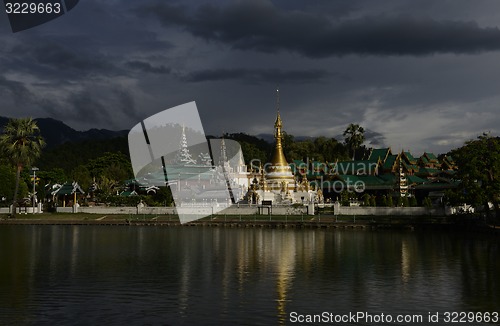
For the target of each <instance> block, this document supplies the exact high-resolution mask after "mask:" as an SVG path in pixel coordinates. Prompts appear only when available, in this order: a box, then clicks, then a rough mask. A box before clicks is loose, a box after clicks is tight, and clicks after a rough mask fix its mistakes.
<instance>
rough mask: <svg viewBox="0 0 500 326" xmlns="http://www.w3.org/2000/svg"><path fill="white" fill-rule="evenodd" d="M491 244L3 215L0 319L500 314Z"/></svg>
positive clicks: (420, 235) (113, 321)
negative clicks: (21, 220) (13, 221)
mask: <svg viewBox="0 0 500 326" xmlns="http://www.w3.org/2000/svg"><path fill="white" fill-rule="evenodd" d="M499 254H500V252H499V240H498V237H497V238H489V237H486V236H485V235H467V234H463V233H460V234H457V233H433V232H426V233H424V232H411V231H359V230H292V229H286V230H283V229H238V228H235V229H230V228H209V227H205V228H204V227H191V228H189V227H125V226H117V227H112V226H109V227H108V226H5V225H2V226H1V227H0V325H279V324H291V322H290V313H292V312H297V313H299V314H320V313H322V312H331V313H335V314H345V313H349V312H353V313H356V312H358V311H362V312H368V313H372V314H380V313H384V314H391V315H396V314H420V315H423V316H424V317H425V318H427V315H428V312H444V311H474V312H492V311H497V312H500V255H499ZM296 324H298V323H296ZM358 324H372V323H358ZM396 324H397V323H393V325H396ZM403 324H405V323H403ZM424 324H426V323H421V325H424ZM440 324H443V323H440ZM498 324H500V323H498ZM343 325H347V323H344V324H343ZM434 325H436V324H434ZM461 325H463V323H462V324H461ZM467 325H470V324H467Z"/></svg>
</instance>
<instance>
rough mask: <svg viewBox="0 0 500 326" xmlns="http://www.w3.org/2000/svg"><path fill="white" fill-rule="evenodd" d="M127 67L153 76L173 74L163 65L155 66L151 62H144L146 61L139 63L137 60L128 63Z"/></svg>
mask: <svg viewBox="0 0 500 326" xmlns="http://www.w3.org/2000/svg"><path fill="white" fill-rule="evenodd" d="M125 65H126V66H127V67H129V68H131V69H134V70H139V71H142V72H147V73H153V74H169V73H170V72H171V69H170V68H168V67H165V66H163V65H161V66H153V65H152V64H150V63H149V62H144V61H137V60H134V61H128V62H126V63H125Z"/></svg>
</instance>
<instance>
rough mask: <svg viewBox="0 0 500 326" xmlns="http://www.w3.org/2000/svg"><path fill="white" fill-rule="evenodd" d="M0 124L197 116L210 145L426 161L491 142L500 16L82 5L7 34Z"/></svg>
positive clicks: (348, 2) (351, 5)
mask: <svg viewBox="0 0 500 326" xmlns="http://www.w3.org/2000/svg"><path fill="white" fill-rule="evenodd" d="M0 14H1V15H0V16H2V18H1V19H0V42H1V46H0V108H1V111H0V115H2V116H9V117H21V116H28V115H31V116H34V117H52V118H56V119H59V120H62V121H64V122H65V123H67V124H68V125H70V126H72V127H73V128H75V129H78V130H86V129H89V128H107V129H130V128H132V127H133V126H134V125H135V124H136V123H138V122H139V121H141V120H142V119H144V118H146V117H148V116H150V115H152V114H155V113H157V112H159V111H162V110H164V109H167V108H169V107H173V106H176V105H180V104H183V103H186V102H190V101H196V103H197V106H198V110H199V111H200V115H201V118H202V122H203V125H204V128H205V132H206V133H207V134H214V135H220V134H221V133H222V132H240V131H242V132H246V133H249V134H254V135H256V134H260V133H272V132H273V123H274V118H275V107H276V104H275V102H276V99H275V92H276V86H277V85H279V87H280V94H281V113H282V118H283V123H284V128H285V130H286V131H287V132H289V133H291V134H293V135H296V136H320V135H321V136H327V137H335V136H339V135H340V134H341V133H342V131H343V130H344V129H345V128H346V126H347V125H348V124H349V123H358V124H360V125H362V126H363V127H364V128H365V129H367V130H368V132H367V135H368V136H369V138H370V140H371V143H367V144H368V145H371V146H374V147H382V146H391V148H392V149H393V151H399V150H401V149H402V148H403V149H405V150H406V149H409V150H411V151H412V152H414V154H416V155H417V154H418V155H419V154H420V153H422V152H423V151H424V150H426V151H433V152H435V153H436V154H437V153H443V152H447V151H448V150H450V149H452V148H456V147H459V146H461V145H462V144H463V142H464V141H465V140H468V139H472V138H475V137H477V136H478V135H480V134H482V133H483V132H491V133H492V134H493V135H498V134H499V131H500V127H499V126H500V114H499V108H500V30H499V28H498V26H500V2H499V1H497V0H474V1H470V0H443V1H437V0H436V1H432V0H418V1H417V0H393V1H390V0H342V1H340V0H300V1H299V0H277V1H265V0H248V1H237V0H234V1H214V0H210V1H166V0H141V1H136V0H121V1H120V0H107V1H95V0H82V1H80V3H79V5H78V6H77V7H75V8H74V9H73V10H72V11H70V12H69V13H67V14H66V15H64V16H62V17H61V18H59V19H56V20H54V21H51V22H49V23H47V24H45V25H41V26H39V27H35V28H33V29H30V30H26V31H22V32H18V33H12V31H11V29H10V26H9V24H8V20H7V17H6V15H5V14H4V13H0Z"/></svg>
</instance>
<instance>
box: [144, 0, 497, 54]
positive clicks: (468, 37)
mask: <svg viewBox="0 0 500 326" xmlns="http://www.w3.org/2000/svg"><path fill="white" fill-rule="evenodd" d="M138 12H140V13H141V14H149V15H152V16H154V17H156V18H157V19H159V20H160V22H161V23H162V24H163V25H165V26H180V27H182V28H183V29H185V30H186V31H188V32H190V33H191V34H192V35H195V36H198V37H201V38H204V39H206V40H209V41H217V42H221V43H225V44H228V45H229V46H231V47H232V48H233V49H240V50H256V51H261V52H267V53H274V52H278V51H290V52H296V53H300V54H302V55H304V56H307V57H311V58H320V57H328V56H342V55H347V54H361V55H431V54H435V53H477V52H481V51H491V50H498V49H500V30H499V29H498V28H496V27H494V28H482V27H479V26H478V25H477V24H476V23H475V22H464V21H451V20H442V21H438V20H434V19H430V18H416V17H412V16H409V15H390V16H389V15H377V16H365V17H362V18H357V19H350V20H343V21H338V20H337V21H333V20H331V19H330V18H329V17H327V16H325V15H321V14H318V13H309V12H300V11H282V10H279V9H278V8H277V7H275V6H274V5H273V4H271V3H270V2H264V1H242V2H238V3H234V4H230V5H228V6H226V7H216V6H214V5H204V6H200V7H199V8H196V9H194V10H188V9H187V8H185V7H182V6H174V5H169V4H160V3H158V4H155V5H148V6H143V7H142V8H141V9H140V10H139V11H138Z"/></svg>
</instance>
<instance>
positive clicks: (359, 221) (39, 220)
mask: <svg viewBox="0 0 500 326" xmlns="http://www.w3.org/2000/svg"><path fill="white" fill-rule="evenodd" d="M74 215H75V214H41V215H38V214H35V215H29V214H28V215H25V214H20V215H17V217H16V218H8V217H7V215H2V216H1V218H0V227H1V226H2V225H68V226H85V225H98V226H158V227H199V226H201V227H223V228H275V229H353V230H355V229H358V230H379V229H380V230H387V229H397V230H411V231H413V230H437V231H438V230H441V231H443V230H444V231H446V230H450V231H454V230H456V231H465V232H483V233H492V234H495V235H500V227H499V226H492V225H487V224H484V223H482V222H481V221H480V220H478V219H472V218H470V217H467V218H464V219H462V220H459V219H457V218H454V219H453V218H449V217H435V216H432V217H431V216H429V217H422V216H418V217H409V216H405V217H400V216H389V217H388V216H363V217H358V218H356V217H354V218H353V217H352V216H332V215H325V216H306V217H304V216H303V217H294V218H291V217H290V216H280V215H273V216H267V215H256V216H251V217H249V216H245V217H244V218H242V217H241V216H234V215H233V216H217V217H214V218H212V217H206V218H204V219H201V220H197V221H193V222H188V223H185V224H181V223H180V222H179V220H178V218H177V217H175V218H174V217H172V216H142V217H139V216H136V215H135V216H127V215H121V216H106V215H105V216H90V214H78V215H77V216H74Z"/></svg>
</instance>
